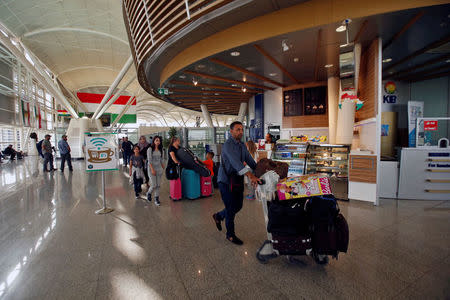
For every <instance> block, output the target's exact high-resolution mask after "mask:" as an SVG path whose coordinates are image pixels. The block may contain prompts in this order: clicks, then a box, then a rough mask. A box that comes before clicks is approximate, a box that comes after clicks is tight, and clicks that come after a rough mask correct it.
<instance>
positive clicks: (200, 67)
mask: <svg viewBox="0 0 450 300" xmlns="http://www.w3.org/2000/svg"><path fill="white" fill-rule="evenodd" d="M204 67H205V65H198V66H197V68H199V69H203V68H204Z"/></svg>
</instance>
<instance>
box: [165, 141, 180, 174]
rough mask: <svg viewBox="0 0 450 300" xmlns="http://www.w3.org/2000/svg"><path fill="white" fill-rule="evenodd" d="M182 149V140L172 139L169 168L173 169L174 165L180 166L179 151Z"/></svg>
mask: <svg viewBox="0 0 450 300" xmlns="http://www.w3.org/2000/svg"><path fill="white" fill-rule="evenodd" d="M178 149H180V139H179V138H177V137H175V136H174V137H172V139H171V140H170V145H169V150H168V152H169V160H168V162H167V166H168V167H172V166H174V165H179V164H180V161H179V160H178V159H177V156H176V154H177V150H178Z"/></svg>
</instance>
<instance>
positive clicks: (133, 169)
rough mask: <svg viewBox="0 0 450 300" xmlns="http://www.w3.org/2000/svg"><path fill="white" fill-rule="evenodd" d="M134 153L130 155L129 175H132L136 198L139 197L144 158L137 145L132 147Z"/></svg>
mask: <svg viewBox="0 0 450 300" xmlns="http://www.w3.org/2000/svg"><path fill="white" fill-rule="evenodd" d="M133 152H134V154H133V155H131V157H130V177H131V176H133V184H134V193H135V195H136V199H139V197H140V194H141V192H142V183H144V178H145V176H144V166H145V159H144V157H143V156H142V155H141V154H140V153H139V146H138V145H136V146H134V147H133Z"/></svg>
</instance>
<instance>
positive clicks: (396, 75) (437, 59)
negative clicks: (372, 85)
mask: <svg viewBox="0 0 450 300" xmlns="http://www.w3.org/2000/svg"><path fill="white" fill-rule="evenodd" d="M447 59H450V54H445V55H442V56H440V57H438V58H433V59H430V60H427V61H426V62H424V63H423V64H419V65H416V66H413V67H410V68H407V69H403V70H401V71H399V72H396V73H392V74H388V75H386V76H384V77H383V78H384V79H389V78H396V77H399V76H402V75H403V74H407V73H410V72H412V71H415V70H417V69H421V68H423V67H426V66H432V65H434V64H436V63H438V62H441V61H445V60H447Z"/></svg>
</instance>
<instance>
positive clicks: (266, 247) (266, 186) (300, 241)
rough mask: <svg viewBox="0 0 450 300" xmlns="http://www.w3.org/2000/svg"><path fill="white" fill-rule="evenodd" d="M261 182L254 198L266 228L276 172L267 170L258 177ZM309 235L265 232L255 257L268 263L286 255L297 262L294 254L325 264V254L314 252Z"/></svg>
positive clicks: (326, 260) (273, 194) (276, 178)
mask: <svg viewBox="0 0 450 300" xmlns="http://www.w3.org/2000/svg"><path fill="white" fill-rule="evenodd" d="M260 179H261V180H262V184H261V185H259V186H258V187H257V189H256V198H257V199H258V200H259V201H261V203H262V207H263V213H264V221H265V226H266V230H267V226H268V224H269V209H268V202H270V201H272V200H274V199H275V197H276V192H277V183H278V180H279V176H278V174H276V173H275V172H274V171H269V172H267V173H265V174H264V175H262V176H261V177H260ZM311 245H312V244H311V237H310V236H309V237H307V236H305V237H281V236H276V237H274V236H273V235H272V233H270V232H267V240H265V241H264V242H263V244H262V245H261V247H260V248H259V249H258V251H257V252H256V258H257V259H258V261H259V262H260V263H262V264H266V263H268V261H269V260H270V259H272V258H276V257H278V256H281V255H286V256H287V259H288V260H289V261H290V262H297V260H296V258H295V256H299V255H308V256H311V257H312V258H313V259H314V260H315V261H316V263H317V264H321V265H323V264H327V263H328V256H327V255H318V254H315V253H314V251H313V249H312V246H311Z"/></svg>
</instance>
